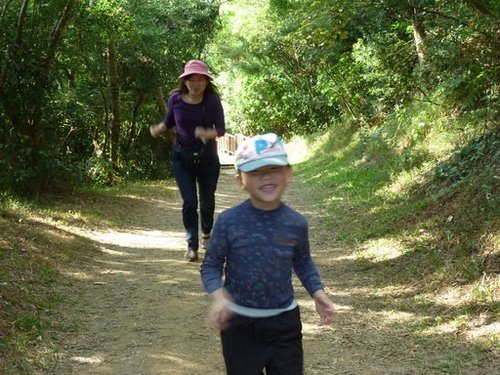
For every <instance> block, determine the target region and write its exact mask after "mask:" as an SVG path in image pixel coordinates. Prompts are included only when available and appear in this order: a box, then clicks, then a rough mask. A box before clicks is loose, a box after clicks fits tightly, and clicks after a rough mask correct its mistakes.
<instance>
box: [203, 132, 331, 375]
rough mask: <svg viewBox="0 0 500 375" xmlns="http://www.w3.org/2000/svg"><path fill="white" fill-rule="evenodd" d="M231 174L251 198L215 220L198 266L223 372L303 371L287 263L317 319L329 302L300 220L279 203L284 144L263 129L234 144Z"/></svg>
mask: <svg viewBox="0 0 500 375" xmlns="http://www.w3.org/2000/svg"><path fill="white" fill-rule="evenodd" d="M235 166H236V169H237V175H236V181H237V183H238V184H239V185H240V187H242V188H243V189H244V190H246V191H247V193H248V194H249V195H250V199H248V200H246V201H244V202H243V203H240V204H239V205H236V206H234V207H232V208H230V209H228V210H226V211H224V212H223V213H222V214H221V215H220V216H219V218H218V219H217V221H216V223H215V226H214V229H213V232H212V238H211V240H210V242H209V244H208V248H207V252H206V255H205V259H204V261H203V264H202V266H201V278H202V282H203V286H204V288H205V291H206V292H207V293H208V295H209V298H210V299H211V301H212V305H211V307H210V311H209V323H210V325H211V327H212V328H213V329H214V330H215V331H218V332H220V334H221V342H222V352H223V356H224V361H225V364H226V369H227V373H228V374H229V375H262V374H263V373H264V372H263V371H264V369H265V370H266V374H267V375H299V374H303V352H302V324H301V320H300V313H299V307H298V305H297V302H296V301H295V300H294V291H293V286H292V270H294V271H295V273H296V275H297V276H298V278H299V279H300V281H301V283H302V285H303V286H304V288H305V289H306V290H307V291H308V292H309V294H310V295H311V296H312V297H313V298H314V300H315V303H316V311H317V312H318V314H319V316H320V322H319V324H320V325H321V324H328V323H330V322H332V320H333V317H334V314H335V309H334V306H333V303H332V302H331V301H330V299H329V298H328V297H327V295H326V294H325V292H324V290H323V285H322V284H321V281H320V277H319V274H318V272H317V270H316V266H315V264H314V263H313V260H312V258H311V254H310V252H309V239H308V224H307V221H306V219H305V218H304V217H303V216H302V215H301V214H299V213H298V212H296V211H294V210H293V209H291V208H290V207H288V206H287V205H285V204H284V203H282V202H281V197H282V194H283V192H284V191H285V189H286V187H287V186H288V184H289V183H290V182H291V181H292V170H291V167H290V165H289V164H288V157H287V154H286V152H285V149H284V148H283V144H282V142H281V141H280V139H279V138H278V137H277V136H276V134H273V133H269V134H265V135H261V136H255V137H253V138H250V139H247V140H246V141H244V142H243V143H242V144H241V145H240V146H239V147H238V150H237V151H236V162H235Z"/></svg>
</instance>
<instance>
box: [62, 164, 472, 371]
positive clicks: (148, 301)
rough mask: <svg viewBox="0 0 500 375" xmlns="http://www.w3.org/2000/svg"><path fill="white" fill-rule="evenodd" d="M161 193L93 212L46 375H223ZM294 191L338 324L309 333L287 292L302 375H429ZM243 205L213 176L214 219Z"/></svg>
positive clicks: (305, 303) (386, 302) (308, 304)
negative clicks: (300, 337) (84, 261)
mask: <svg viewBox="0 0 500 375" xmlns="http://www.w3.org/2000/svg"><path fill="white" fill-rule="evenodd" d="M165 187H166V186H165V185H163V186H161V187H157V188H156V189H157V190H160V189H162V190H163V191H164V189H165ZM167 188H170V189H171V191H172V194H171V195H170V196H167V197H166V198H165V197H159V196H157V195H154V194H152V195H151V196H148V197H143V196H123V197H117V198H116V199H110V200H104V199H103V200H101V201H99V202H94V205H95V207H98V208H99V210H100V212H101V213H102V214H103V215H105V217H106V218H107V219H108V220H109V222H110V227H109V228H98V229H96V228H90V229H88V230H86V231H83V232H82V233H81V234H82V235H84V236H86V237H89V238H91V239H92V241H95V242H96V243H97V244H98V245H99V247H100V249H101V252H100V253H99V254H98V256H97V257H95V258H93V259H92V260H91V261H90V263H89V266H88V267H85V268H84V269H81V270H78V271H77V272H75V273H74V274H72V275H70V276H71V277H72V278H74V279H75V282H74V284H73V286H72V289H73V291H70V292H71V293H74V304H73V305H72V307H71V311H70V312H69V314H70V315H72V317H73V318H74V319H75V321H76V322H77V324H78V327H77V328H75V329H72V330H70V331H68V332H67V334H65V336H64V337H62V339H61V342H60V344H61V347H63V348H64V352H63V353H61V363H60V366H58V368H57V370H56V371H55V373H56V374H61V375H68V374H78V375H85V374H92V375H104V374H113V375H159V374H164V375H197V374H205V375H207V374H208V375H218V374H224V367H223V363H222V357H221V353H220V345H219V339H218V336H216V335H214V334H212V333H211V332H210V331H209V330H208V328H207V327H206V325H205V315H206V308H207V306H208V305H207V301H206V298H205V296H204V294H203V292H202V289H201V285H200V278H199V271H198V270H199V265H200V263H199V262H198V263H188V262H186V261H184V260H183V258H182V256H183V252H184V247H185V245H184V240H183V229H182V225H181V223H180V202H179V197H178V194H177V192H176V191H175V186H173V185H170V186H167ZM301 189H302V188H300V185H299V183H296V185H295V186H292V187H291V189H290V191H289V193H288V194H287V197H286V200H287V202H289V203H290V204H291V205H293V206H294V207H296V208H297V209H298V210H299V211H300V212H302V213H303V214H305V215H306V216H307V217H308V218H309V219H310V224H311V231H310V233H311V243H312V248H313V249H314V251H313V255H314V257H315V259H316V261H317V264H318V266H319V269H320V273H321V274H322V277H323V280H324V282H325V284H326V285H327V286H328V292H329V294H330V295H331V296H332V297H333V299H334V302H335V303H336V306H337V309H338V315H339V316H338V321H337V322H336V324H335V325H333V326H331V327H321V328H320V327H317V326H316V325H315V323H316V319H317V317H316V315H315V312H314V304H313V302H312V300H311V299H310V298H309V296H307V295H306V294H305V292H304V291H303V289H302V288H301V287H300V286H297V288H296V290H297V299H298V302H299V305H300V306H301V311H302V316H303V322H304V349H305V358H306V364H305V374H306V375H313V374H317V375H333V374H355V375H364V374H384V375H387V374H401V375H404V374H430V373H433V372H432V371H430V370H429V367H428V366H427V365H426V364H428V363H429V361H432V360H433V358H434V357H436V356H437V355H439V353H426V352H425V350H423V349H422V348H420V346H419V344H418V342H415V341H412V340H409V339H408V336H407V335H406V334H405V331H404V330H400V331H398V330H395V329H394V328H393V327H394V326H393V325H392V323H394V321H395V320H396V319H398V320H399V319H402V321H404V320H405V319H408V320H412V319H414V317H412V316H410V314H407V313H406V314H405V313H398V312H397V311H394V310H392V307H391V306H392V305H391V303H392V302H391V300H392V296H391V295H390V294H388V295H386V296H384V295H383V294H382V295H381V294H379V295H378V296H377V297H376V300H373V299H370V292H369V290H370V288H371V285H370V280H368V279H366V277H365V278H364V277H362V276H359V275H356V274H355V272H354V271H353V270H352V267H351V260H352V258H350V255H349V253H348V251H347V250H346V249H341V248H337V247H335V245H334V243H333V242H332V241H331V236H330V234H329V233H327V232H325V231H324V230H322V229H321V226H320V223H321V220H322V217H321V214H320V212H318V211H314V210H315V208H314V207H311V206H308V205H307V204H306V203H304V200H303V199H300V198H299V194H298V193H297V191H299V190H301ZM244 197H245V195H244V194H243V193H242V192H241V191H240V190H239V189H237V187H236V186H235V183H234V182H233V179H232V175H231V174H230V173H223V175H222V177H221V181H220V184H219V189H218V194H217V204H218V206H217V208H218V212H220V211H221V210H223V209H225V208H227V207H229V206H231V205H233V204H235V203H236V202H239V201H241V200H242V199H243V198H244ZM106 215H107V216H106ZM201 255H202V256H203V253H202V254H201ZM391 327H392V328H391ZM436 373H438V372H436ZM460 373H463V374H468V373H471V374H473V373H474V374H480V373H481V372H472V371H471V372H467V369H465V370H464V372H460Z"/></svg>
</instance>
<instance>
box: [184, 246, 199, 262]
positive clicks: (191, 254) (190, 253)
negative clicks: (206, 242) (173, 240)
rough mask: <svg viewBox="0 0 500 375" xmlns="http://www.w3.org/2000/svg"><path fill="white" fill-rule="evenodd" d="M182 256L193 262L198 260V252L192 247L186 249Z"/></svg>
mask: <svg viewBox="0 0 500 375" xmlns="http://www.w3.org/2000/svg"><path fill="white" fill-rule="evenodd" d="M184 258H186V259H187V260H188V261H190V262H195V261H197V260H198V252H197V251H194V250H193V249H188V250H187V251H186V254H184Z"/></svg>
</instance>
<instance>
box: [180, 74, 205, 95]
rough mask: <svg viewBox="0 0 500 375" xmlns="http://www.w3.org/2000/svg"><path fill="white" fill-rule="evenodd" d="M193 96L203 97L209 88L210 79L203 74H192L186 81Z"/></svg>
mask: <svg viewBox="0 0 500 375" xmlns="http://www.w3.org/2000/svg"><path fill="white" fill-rule="evenodd" d="M184 82H185V84H186V87H187V89H188V91H189V93H190V94H191V95H201V94H203V92H204V91H205V89H206V88H207V86H208V78H207V77H206V76H204V75H203V74H191V75H190V76H188V77H187V78H186V80H185V81H184Z"/></svg>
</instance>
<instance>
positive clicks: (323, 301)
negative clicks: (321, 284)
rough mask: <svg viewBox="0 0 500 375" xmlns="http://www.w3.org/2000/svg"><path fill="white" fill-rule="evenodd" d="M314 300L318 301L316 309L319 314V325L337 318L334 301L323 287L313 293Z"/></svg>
mask: <svg viewBox="0 0 500 375" xmlns="http://www.w3.org/2000/svg"><path fill="white" fill-rule="evenodd" d="M313 298H314V302H315V303H316V311H317V312H318V315H319V318H320V320H319V322H318V325H320V326H322V325H325V324H329V323H332V322H333V321H334V319H335V315H336V314H335V306H334V305H333V302H332V301H330V299H329V298H328V296H327V295H326V293H325V291H324V290H323V289H320V290H318V291H316V292H315V293H314V294H313Z"/></svg>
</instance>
